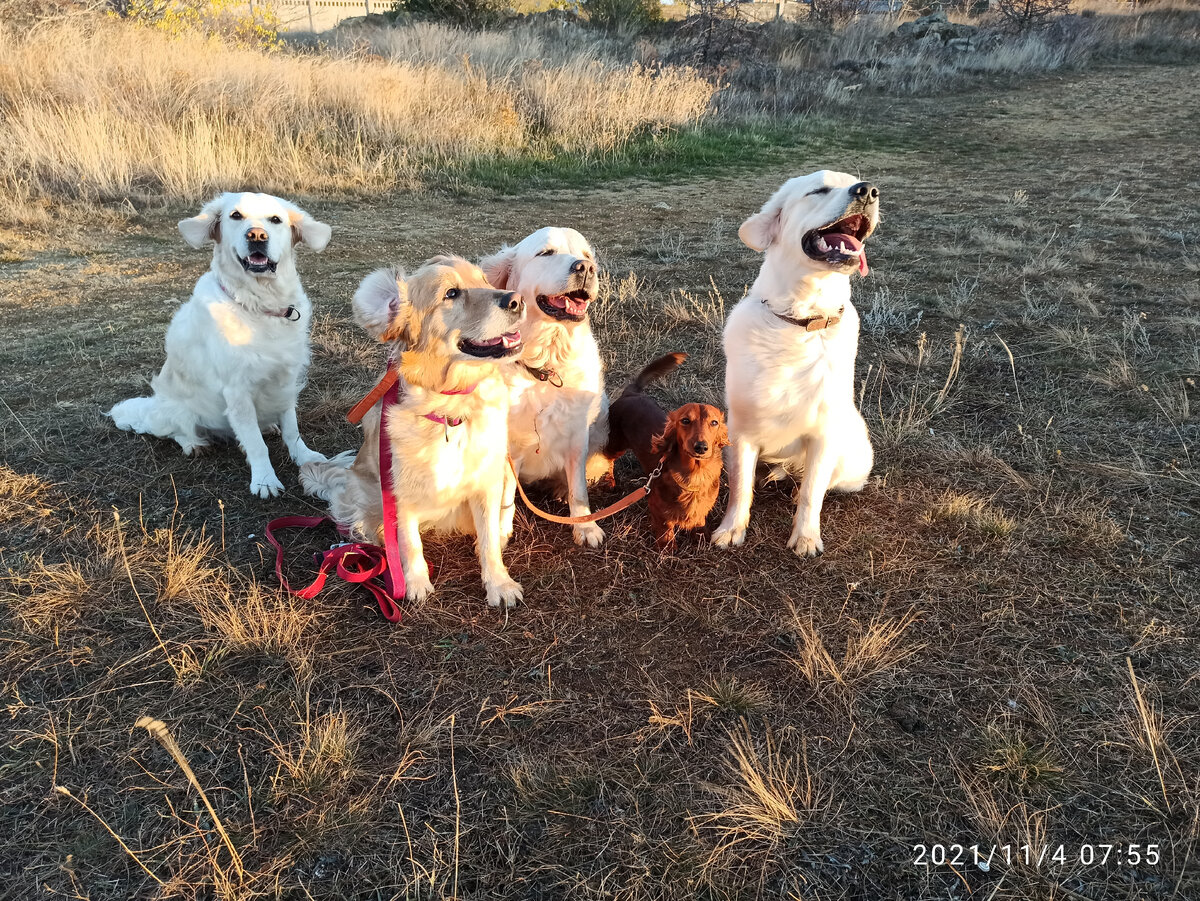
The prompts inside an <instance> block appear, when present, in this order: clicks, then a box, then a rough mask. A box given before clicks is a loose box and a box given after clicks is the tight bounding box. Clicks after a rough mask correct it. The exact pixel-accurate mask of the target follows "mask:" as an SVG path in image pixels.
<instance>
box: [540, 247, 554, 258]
mask: <svg viewBox="0 0 1200 901" xmlns="http://www.w3.org/2000/svg"><path fill="white" fill-rule="evenodd" d="M556 253H558V251H556V250H555V249H554V248H553V247H547V248H546V249H545V250H539V251H538V252H537V255H538V256H539V257H552V256H554V255H555V254H556Z"/></svg>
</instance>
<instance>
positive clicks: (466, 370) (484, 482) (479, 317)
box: [300, 257, 525, 607]
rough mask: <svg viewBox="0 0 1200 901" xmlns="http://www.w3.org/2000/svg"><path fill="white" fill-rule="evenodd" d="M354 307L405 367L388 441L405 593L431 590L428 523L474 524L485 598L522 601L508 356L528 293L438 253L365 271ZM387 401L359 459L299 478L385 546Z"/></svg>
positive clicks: (366, 429) (372, 420) (311, 468)
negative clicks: (507, 551)
mask: <svg viewBox="0 0 1200 901" xmlns="http://www.w3.org/2000/svg"><path fill="white" fill-rule="evenodd" d="M353 306H354V316H355V319H356V320H357V321H358V323H359V324H360V325H361V326H362V327H363V328H364V329H366V331H367V332H368V333H370V334H371V335H373V336H375V337H376V338H377V339H378V340H379V341H381V342H383V343H385V344H388V345H390V346H391V348H392V355H393V358H394V359H395V360H396V365H397V367H398V370H399V375H400V382H399V385H400V397H399V402H398V403H397V404H396V405H395V406H393V407H391V408H389V410H388V426H387V427H388V433H387V440H388V441H389V442H390V444H391V453H392V471H391V473H390V474H389V477H390V479H391V485H392V486H393V492H394V494H395V498H396V512H397V532H398V537H399V547H400V557H401V561H402V564H403V567H404V580H405V583H406V593H405V596H406V597H407V599H408V600H410V601H420V600H423V599H424V598H425V597H427V596H428V595H429V594H430V592H432V591H433V583H432V582H431V581H430V578H429V567H428V566H427V565H426V563H425V555H424V552H423V550H422V547H421V532H422V530H428V529H433V530H440V531H453V532H465V533H468V534H471V533H473V534H474V535H475V543H476V550H477V552H478V554H479V563H480V566H481V567H482V570H483V585H484V588H485V590H486V591H487V602H488V604H490V605H491V606H493V607H498V606H500V605H501V604H504V605H506V606H508V607H512V606H515V605H516V603H517V601H519V600H520V599H521V586H520V585H518V584H517V583H516V582H514V581H513V580H512V579H511V578H510V577H509V575H508V570H507V569H506V568H505V566H504V561H503V559H502V558H501V545H502V539H501V528H500V507H501V502H502V497H503V493H504V487H503V486H504V482H505V472H506V469H507V466H506V463H505V447H506V445H507V442H508V420H507V417H508V387H507V385H506V383H505V380H504V377H503V375H502V373H501V371H500V365H501V361H502V360H504V359H506V358H510V357H515V356H516V355H517V354H519V353H520V352H521V331H520V330H521V325H522V320H523V318H524V315H525V303H524V301H522V299H521V296H520V295H519V294H517V293H515V292H513V291H501V290H496V289H495V288H493V287H492V286H491V285H490V284H488V282H487V279H485V278H484V275H483V273H482V272H481V271H480V270H479V269H478V267H476V266H474V265H473V264H471V263H469V262H467V261H466V260H463V259H459V258H457V257H435V258H434V259H432V260H429V261H428V262H427V263H426V264H425V265H424V266H422V267H421V268H420V269H418V270H417V271H416V272H415V273H413V274H412V275H411V276H407V277H406V276H405V275H404V273H403V272H402V271H401V270H399V269H381V270H379V271H377V272H374V273H372V274H371V275H368V276H367V277H366V278H365V279H363V282H362V284H361V285H360V286H359V288H358V291H357V292H356V293H355V295H354V304H353ZM379 410H380V405H379V404H376V405H375V407H374V408H373V409H372V410H371V411H370V412H369V413H368V414H367V416H366V417H365V418H364V419H363V422H362V430H363V443H362V448H361V449H360V450H359V452H358V454H357V456H355V457H354V458H353V461H352V463H351V459H350V458H349V457H348V455H346V454H343V455H340V456H339V457H338V458H335V459H334V460H332V461H329V462H324V463H310V464H308V465H307V466H304V467H302V468H301V471H300V480H301V483H302V484H303V485H304V488H305V490H306V491H308V492H309V493H311V494H315V495H317V496H319V497H321V498H323V499H325V500H327V501H329V507H330V513H331V515H332V516H333V518H334V520H335V521H336V522H338V523H339V524H340V525H342V526H343V527H345V528H347V529H349V530H350V531H351V532H352V533H353V534H354V535H355V536H356V537H358V538H360V539H363V540H366V541H372V542H376V543H378V544H383V543H384V541H383V540H382V536H383V506H382V502H381V497H380V479H379V477H380V473H379V469H380V463H379V421H380V415H379ZM347 466H349V468H346V467H347Z"/></svg>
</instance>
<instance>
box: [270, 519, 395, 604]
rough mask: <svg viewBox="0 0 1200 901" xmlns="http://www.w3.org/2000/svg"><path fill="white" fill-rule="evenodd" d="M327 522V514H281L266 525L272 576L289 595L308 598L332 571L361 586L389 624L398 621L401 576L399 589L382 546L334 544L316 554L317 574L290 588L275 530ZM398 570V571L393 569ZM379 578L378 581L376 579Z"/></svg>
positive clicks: (312, 526) (321, 585)
mask: <svg viewBox="0 0 1200 901" xmlns="http://www.w3.org/2000/svg"><path fill="white" fill-rule="evenodd" d="M325 523H329V524H330V525H335V523H334V522H333V520H332V519H330V518H329V517H328V516H281V517H279V518H278V519H273V520H271V522H270V523H268V524H267V531H266V536H267V541H269V542H270V543H271V544H272V545H273V546H274V547H275V576H276V578H278V579H279V584H280V585H282V586H283V587H284V589H285V590H286V591H287V592H288V593H289V594H294V595H295V596H296V597H299V598H304V599H305V600H309V601H311V600H312V599H313V598H315V597H316V596H317V595H318V594H320V593H321V590H322V589H323V588H324V587H325V582H326V581H327V580H328V579H329V573H330V572H331V571H333V572H336V573H337V574H338V575H339V576H340V577H341V578H342V579H344V580H345V581H347V582H350V583H352V584H354V585H361V586H362V587H363V588H365V589H367V591H369V592H370V593H371V596H372V597H373V598H375V603H376V604H378V605H379V612H380V613H381V614H383V618H384V619H386V620H387V621H388V622H389V623H398V622H400V620H401V612H400V607H399V605H398V604H397V603H396V601H397V600H398V599H399V598H401V597H403V596H404V577H403V575H401V577H400V585H399V591H397V586H396V585H395V583H394V581H393V579H392V572H393V570H390V569H389V567H388V561H387V556H386V553H385V552H384V550H383V548H380V547H377V546H376V545H373V544H366V543H365V542H355V541H351V542H347V543H346V544H337V545H334V546H333V547H331V548H330V549H329V550H327V551H321V552H320V553H318V554H315V555H314V556H315V558H316V560H317V577H316V578H315V579H313V581H312V582H311V583H309V584H308V585H306V586H304V587H303V588H293V587H292V586H291V584H290V583H289V582H288V580H287V577H286V576H284V574H283V545H282V544H280V543H279V539H278V538H277V537H276V536H275V532H276V530H278V529H315V528H317V527H318V526H321V525H324V524H325ZM396 571H399V570H396ZM377 580H378V581H377Z"/></svg>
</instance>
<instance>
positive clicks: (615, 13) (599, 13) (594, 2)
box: [583, 0, 662, 31]
mask: <svg viewBox="0 0 1200 901" xmlns="http://www.w3.org/2000/svg"><path fill="white" fill-rule="evenodd" d="M583 11H584V12H585V13H587V17H588V21H589V22H591V23H592V24H594V25H598V26H599V27H600V28H607V29H609V30H610V31H617V30H632V31H640V30H641V29H643V28H645V27H646V26H647V25H651V24H653V23H654V22H657V21H659V20H660V19H661V18H662V11H661V8H660V6H659V3H658V0H583Z"/></svg>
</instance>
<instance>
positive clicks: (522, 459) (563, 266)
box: [479, 228, 608, 547]
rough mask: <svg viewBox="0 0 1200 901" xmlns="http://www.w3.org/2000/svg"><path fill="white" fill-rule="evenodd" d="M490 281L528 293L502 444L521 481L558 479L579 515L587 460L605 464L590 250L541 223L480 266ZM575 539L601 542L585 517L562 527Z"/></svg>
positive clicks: (509, 506)
mask: <svg viewBox="0 0 1200 901" xmlns="http://www.w3.org/2000/svg"><path fill="white" fill-rule="evenodd" d="M479 265H480V266H481V267H482V268H483V271H484V273H486V274H487V277H488V281H490V282H491V283H492V284H494V285H496V286H498V287H502V288H508V289H510V290H514V291H518V292H520V294H521V296H523V297H526V298H528V299H529V300H530V301H531V303H530V304H529V318H528V320H527V322H526V324H525V328H524V335H525V350H524V351H523V352H522V354H521V360H520V365H518V366H515V367H511V368H510V370H509V382H510V385H511V388H512V395H511V408H510V412H509V419H508V449H509V453H510V454H511V455H512V458H513V464H514V466H515V467H516V469H517V472H518V473H519V474H520V478H521V481H522V482H536V481H539V480H541V479H554V480H557V481H561V482H565V484H566V488H567V500H568V503H569V505H570V508H571V515H572V516H581V515H586V514H587V513H588V512H589V507H588V480H589V471H588V463H589V460H590V461H593V463H594V466H593V469H594V472H593V473H592V476H593V477H599V475H600V474H601V473H602V472H603V471H605V470H606V469H607V465H606V461H605V460H604V458H603V457H602V456H601V455H600V451H601V449H602V448H603V447H604V443H605V440H606V439H607V437H608V397H607V396H606V395H605V393H604V368H603V367H602V366H601V364H600V350H599V348H598V347H597V346H596V338H595V337H594V336H593V335H592V327H591V324H590V323H589V322H588V306H589V305H590V304H591V302H592V301H593V300H595V299H596V292H597V288H598V274H597V268H596V254H595V252H594V251H593V250H592V247H591V245H590V244H588V242H587V239H585V238H584V237H583V235H581V234H580V233H579V232H577V231H575V229H573V228H543V229H540V230H538V231H536V232H534V233H533V234H532V235H529V236H528V237H527V238H524V239H523V240H521V241H520V242H519V243H518V244H517V245H516V246H514V247H504V248H502V249H501V250H500V251H499V252H497V253H495V254H492V255H491V256H489V257H486V258H485V259H483V260H482V261H481V262H480V264H479ZM515 491H516V484H515V483H514V482H512V480H511V479H510V480H509V482H508V484H506V485H505V501H504V502H505V507H504V520H503V524H502V525H503V530H504V538H505V540H506V541H507V540H508V537H509V536H510V535H511V534H512V522H513V513H514V510H515V507H514V503H513V498H514V492H515ZM572 529H573V530H574V536H575V542H576V543H577V544H586V545H590V546H591V547H595V546H597V545H599V544H600V543H601V542H602V541H603V540H604V530H603V529H601V528H600V527H599V526H598V525H596V524H595V523H581V524H578V525H575V526H573V527H572Z"/></svg>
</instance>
